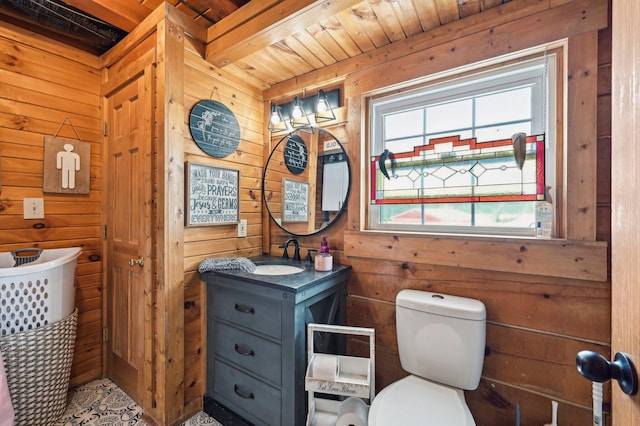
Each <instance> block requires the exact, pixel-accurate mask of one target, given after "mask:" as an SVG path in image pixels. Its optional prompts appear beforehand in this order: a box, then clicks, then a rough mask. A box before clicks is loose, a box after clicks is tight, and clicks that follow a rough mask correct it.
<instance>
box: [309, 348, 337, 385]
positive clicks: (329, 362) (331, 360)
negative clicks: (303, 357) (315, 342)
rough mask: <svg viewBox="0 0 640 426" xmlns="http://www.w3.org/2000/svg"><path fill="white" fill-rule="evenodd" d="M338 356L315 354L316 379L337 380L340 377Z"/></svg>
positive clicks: (314, 372) (314, 374)
mask: <svg viewBox="0 0 640 426" xmlns="http://www.w3.org/2000/svg"><path fill="white" fill-rule="evenodd" d="M339 367H340V365H339V363H338V356H337V355H328V354H315V355H314V356H313V372H312V376H313V378H314V379H320V380H335V379H336V378H337V377H338V368H339Z"/></svg>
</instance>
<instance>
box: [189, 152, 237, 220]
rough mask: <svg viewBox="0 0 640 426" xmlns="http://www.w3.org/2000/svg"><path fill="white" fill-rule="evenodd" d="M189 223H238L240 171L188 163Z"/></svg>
mask: <svg viewBox="0 0 640 426" xmlns="http://www.w3.org/2000/svg"><path fill="white" fill-rule="evenodd" d="M185 168H186V174H187V176H186V179H185V183H186V190H185V194H186V210H187V214H186V217H185V220H186V225H187V226H202V225H221V224H227V223H238V222H239V216H238V209H239V205H240V203H239V201H240V195H239V191H238V187H239V178H240V172H239V171H238V170H233V169H225V168H220V167H211V166H205V165H203V164H196V163H190V162H187V167H185Z"/></svg>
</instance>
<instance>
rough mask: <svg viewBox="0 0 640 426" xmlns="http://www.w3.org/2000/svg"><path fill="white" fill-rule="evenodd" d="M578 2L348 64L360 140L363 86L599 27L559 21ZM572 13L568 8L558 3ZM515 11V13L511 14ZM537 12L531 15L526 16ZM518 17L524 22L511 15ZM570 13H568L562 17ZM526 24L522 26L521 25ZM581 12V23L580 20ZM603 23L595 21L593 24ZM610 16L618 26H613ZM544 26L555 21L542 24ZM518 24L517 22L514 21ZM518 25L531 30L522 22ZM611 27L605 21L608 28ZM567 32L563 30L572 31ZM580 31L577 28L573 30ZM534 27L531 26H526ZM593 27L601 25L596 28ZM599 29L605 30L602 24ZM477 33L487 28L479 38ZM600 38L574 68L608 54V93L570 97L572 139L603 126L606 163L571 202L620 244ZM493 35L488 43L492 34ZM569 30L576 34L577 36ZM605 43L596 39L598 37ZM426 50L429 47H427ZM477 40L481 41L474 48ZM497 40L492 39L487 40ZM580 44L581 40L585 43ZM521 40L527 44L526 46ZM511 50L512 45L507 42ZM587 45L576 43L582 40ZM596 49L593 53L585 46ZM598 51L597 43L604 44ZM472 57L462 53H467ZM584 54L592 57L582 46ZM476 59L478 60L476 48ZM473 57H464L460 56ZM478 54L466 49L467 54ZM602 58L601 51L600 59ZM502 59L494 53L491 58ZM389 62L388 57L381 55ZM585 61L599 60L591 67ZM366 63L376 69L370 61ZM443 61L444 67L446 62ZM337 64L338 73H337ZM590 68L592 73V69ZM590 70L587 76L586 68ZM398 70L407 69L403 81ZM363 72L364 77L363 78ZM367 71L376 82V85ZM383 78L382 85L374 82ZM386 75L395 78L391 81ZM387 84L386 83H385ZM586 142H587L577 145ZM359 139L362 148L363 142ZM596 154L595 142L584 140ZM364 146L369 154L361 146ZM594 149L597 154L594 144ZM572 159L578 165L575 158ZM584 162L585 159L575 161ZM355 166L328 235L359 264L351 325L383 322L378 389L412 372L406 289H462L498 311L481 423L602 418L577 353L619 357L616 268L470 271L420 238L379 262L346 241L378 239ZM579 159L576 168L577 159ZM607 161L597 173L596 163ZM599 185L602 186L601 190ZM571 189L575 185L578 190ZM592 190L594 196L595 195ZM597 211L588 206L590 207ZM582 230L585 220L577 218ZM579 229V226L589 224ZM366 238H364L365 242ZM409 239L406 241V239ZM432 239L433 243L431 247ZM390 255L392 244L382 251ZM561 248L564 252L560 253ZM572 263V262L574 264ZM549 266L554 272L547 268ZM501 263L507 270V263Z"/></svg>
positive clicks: (491, 312)
mask: <svg viewBox="0 0 640 426" xmlns="http://www.w3.org/2000/svg"><path fill="white" fill-rule="evenodd" d="M569 3H571V2H562V3H558V2H556V3H555V4H554V5H551V3H548V4H547V3H545V4H547V6H545V10H541V9H538V8H541V7H542V5H543V3H542V2H535V4H534V2H530V3H529V4H530V5H531V7H532V8H534V9H535V10H529V11H527V10H526V9H524V8H516V6H517V5H515V4H514V5H513V9H509V8H510V6H509V4H505V5H504V6H501V10H500V14H498V13H497V9H498V8H496V10H494V12H496V15H495V16H494V15H491V14H486V19H484V20H483V19H482V17H483V16H484V15H483V14H480V15H475V18H473V20H472V21H469V22H467V21H466V20H465V19H462V20H460V21H458V22H457V23H452V24H451V25H450V26H443V27H440V28H438V29H436V30H434V33H433V37H430V34H429V33H426V37H422V36H420V37H415V39H416V40H409V42H408V43H407V45H406V46H405V51H404V52H403V51H402V50H401V48H402V46H396V49H395V50H394V53H393V54H394V55H395V57H397V58H400V57H402V56H403V54H404V55H406V56H407V57H409V56H410V55H412V60H404V61H403V60H400V59H399V60H396V61H394V62H393V63H391V62H386V61H388V59H387V55H385V54H384V53H385V52H384V51H383V50H380V54H379V55H377V54H376V52H372V53H370V54H368V55H367V58H366V59H362V61H365V60H366V61H367V64H366V65H367V66H369V67H371V70H369V71H363V72H362V73H361V74H360V75H358V76H357V77H356V76H355V74H356V73H357V72H359V71H358V70H357V68H358V67H356V64H357V63H358V62H357V61H354V63H353V64H349V63H347V64H345V65H344V67H343V68H342V69H347V70H348V69H349V68H350V65H353V66H352V67H351V68H353V71H347V73H346V75H345V74H344V73H343V74H342V75H343V76H345V78H346V83H345V85H350V86H349V89H348V90H347V96H348V97H347V99H346V100H345V102H346V103H347V104H348V107H349V123H348V124H347V126H346V128H347V131H348V133H347V134H346V135H345V137H347V138H349V139H350V140H349V142H350V144H352V145H354V144H358V143H359V137H358V134H359V130H358V131H354V129H359V128H360V127H361V126H362V124H361V119H362V115H361V114H362V110H361V109H360V108H365V107H364V106H362V107H361V105H359V103H356V102H353V103H352V101H355V100H356V98H357V97H359V96H360V94H361V93H362V92H361V91H362V90H366V89H364V88H363V87H365V86H366V87H369V88H371V87H372V86H373V87H379V85H384V84H385V82H387V83H386V84H390V83H391V82H394V81H397V77H396V76H397V75H398V73H405V74H407V75H410V74H411V75H418V74H417V73H418V72H419V71H416V70H417V69H418V67H420V68H422V69H430V68H432V67H433V65H432V64H435V63H436V62H438V63H439V64H442V63H443V62H445V63H446V62H447V61H449V63H450V62H452V61H451V60H450V58H457V59H453V62H455V61H456V60H458V59H459V60H463V59H464V60H467V61H468V60H469V59H468V56H469V55H471V56H472V57H475V56H474V55H478V54H480V55H482V54H484V55H490V52H491V51H493V49H499V46H503V47H506V48H507V49H516V48H526V47H533V46H535V45H538V44H540V43H542V42H543V41H544V40H548V41H551V40H554V38H553V37H559V38H562V37H563V36H562V35H561V33H562V32H563V31H569V33H573V34H579V33H580V32H581V31H582V29H581V26H584V25H588V24H586V23H585V22H586V20H583V21H580V20H579V19H577V20H574V22H573V23H572V24H571V25H556V24H554V21H555V20H556V19H558V20H563V19H567V18H566V17H567V16H575V15H573V14H562V13H561V12H558V13H555V12H554V11H553V10H548V8H549V6H550V7H551V8H553V7H562V6H563V5H564V6H566V7H567V8H571V7H573V6H572V5H570V4H569ZM582 4H583V5H586V6H585V11H584V12H583V13H584V16H589V17H590V18H591V19H593V18H595V19H597V20H598V21H599V22H600V23H601V22H602V21H603V19H602V18H603V17H602V16H600V17H597V16H596V17H594V15H593V13H592V12H593V9H591V7H592V6H595V7H596V8H598V11H599V12H601V11H603V9H601V8H600V7H601V5H602V2H595V1H594V2H591V3H590V4H587V3H585V2H582ZM558 10H560V9H558ZM506 11H509V12H506ZM526 13H529V14H530V18H527V17H526ZM510 14H512V15H513V19H510V18H511V15H510ZM561 15H564V16H565V18H562V17H561ZM517 19H523V23H521V24H519V23H516V22H515V21H516V20H517ZM569 19H570V18H569ZM592 22H593V21H592ZM605 22H606V21H605ZM501 23H504V25H505V26H506V27H508V28H511V29H512V30H516V31H517V32H519V34H518V35H517V36H514V35H513V34H512V33H510V32H508V31H506V27H505V29H502V28H501V27H500V25H501ZM541 23H543V25H541ZM514 25H515V26H514ZM518 25H519V26H520V28H518ZM598 25H600V24H598ZM560 27H561V28H560ZM569 27H571V28H570V29H569ZM523 28H529V29H528V30H527V29H523ZM590 28H594V27H593V26H591V27H590ZM596 28H597V27H596ZM474 33H475V34H477V35H474ZM596 34H597V37H596V38H597V40H595V39H594V38H593V33H592V34H591V35H586V36H584V37H580V38H579V39H576V40H578V41H579V42H581V43H582V46H587V47H582V48H581V49H575V48H574V50H573V53H572V54H573V55H575V56H574V57H573V58H572V60H573V61H574V64H575V65H574V68H575V69H576V70H579V69H580V65H579V64H580V63H581V62H580V55H581V54H584V55H585V57H586V58H592V61H594V59H593V58H596V57H597V68H598V69H597V73H598V75H597V78H598V80H597V93H595V91H593V92H591V91H589V92H586V93H587V94H589V95H588V96H585V93H580V94H579V96H582V97H584V102H583V101H579V103H580V105H576V104H575V102H576V99H573V100H569V101H568V104H569V105H572V102H573V103H574V104H573V105H574V106H573V107H572V108H574V109H573V110H572V113H573V114H574V115H573V116H572V117H573V118H572V119H573V120H575V122H573V123H572V126H573V127H572V128H571V129H567V132H568V134H569V135H576V137H577V138H581V139H584V141H585V144H589V145H590V146H589V148H588V149H592V148H591V146H593V142H595V141H594V140H593V139H595V134H596V132H597V155H594V156H593V158H594V159H595V165H593V166H592V167H590V168H587V169H586V170H587V172H586V174H583V175H582V176H583V177H584V179H585V180H584V181H583V182H582V187H581V189H580V193H582V194H584V196H580V195H579V194H578V195H577V196H576V195H574V196H573V199H572V200H571V206H584V205H587V206H588V205H593V204H595V207H596V209H595V210H596V212H595V218H591V219H589V218H587V217H586V216H588V215H589V214H591V211H589V212H588V213H587V214H586V215H584V216H585V218H584V220H583V219H582V218H581V219H580V221H581V222H580V225H577V227H576V228H572V229H570V232H571V234H572V237H574V238H578V237H579V239H584V240H585V241H590V240H593V239H594V237H595V240H597V241H599V242H605V243H610V242H611V230H610V218H611V199H610V174H611V149H610V134H611V112H610V110H611V107H610V87H611V77H610V75H611V70H610V68H611V66H610V52H611V36H610V29H609V28H607V29H604V30H600V31H599V32H597V33H596ZM485 36H486V37H488V38H485ZM565 37H566V36H565ZM593 41H597V46H596V43H592V42H593ZM421 43H424V44H422V46H423V49H424V52H425V53H423V54H422V55H421V54H420V49H418V46H421ZM474 43H475V44H474ZM487 43H489V44H487ZM574 43H575V40H574ZM516 45H517V46H518V47H516ZM507 46H508V47H507ZM574 46H575V45H574ZM582 49H587V51H584V52H583V51H582ZM596 49H597V50H596ZM460 50H461V51H462V52H466V53H459V52H458V51H460ZM576 52H580V53H577V54H576ZM467 53H468V54H469V55H466V54H467ZM457 55H461V56H457ZM465 55H466V56H465ZM596 55H597V56H596ZM489 57H490V56H489ZM376 58H378V63H377V64H375V63H372V62H375V59H376ZM414 61H415V62H414ZM584 63H588V61H587V62H584ZM362 65H363V68H364V64H362ZM438 66H440V65H435V67H436V68H437V67H438ZM331 71H336V70H333V69H332V70H331ZM587 71H588V72H587ZM593 71H595V70H591V71H590V70H583V71H582V72H581V73H580V75H575V76H571V77H570V78H572V79H588V78H590V75H589V73H592V72H593ZM576 72H578V71H576ZM322 73H323V70H320V71H319V72H317V73H311V74H310V75H308V76H303V77H301V78H299V79H297V80H296V81H295V82H293V81H290V82H285V83H283V84H281V85H276V86H274V87H272V88H270V89H269V90H268V91H266V92H265V94H266V96H268V98H269V99H275V100H276V101H277V100H278V99H279V98H284V97H286V96H288V95H290V94H291V93H292V92H294V91H295V90H301V89H302V87H304V84H305V82H308V83H311V82H313V84H314V85H317V84H319V83H318V82H319V81H321V79H322V75H323V74H322ZM394 74H395V75H396V76H394ZM324 75H325V76H326V79H327V82H329V81H335V78H336V73H335V72H329V70H327V71H325V72H324ZM358 77H362V78H358ZM365 78H370V79H369V80H366V81H365ZM374 80H375V81H374ZM380 80H383V81H382V82H381V81H380ZM376 84H378V86H375V85H376ZM576 108H583V110H582V109H581V110H580V111H587V110H589V108H597V129H596V128H593V127H592V126H587V127H588V128H591V131H589V130H588V129H579V128H576V126H579V125H580V124H579V123H580V121H581V118H582V121H584V119H585V117H588V116H590V114H591V112H587V113H586V114H587V115H584V114H585V113H582V112H579V111H577V110H576ZM574 142H575V141H574ZM354 146H355V145H354ZM583 148H585V149H586V145H585V146H584V147H583ZM353 152H358V153H359V152H360V150H359V149H358V150H355V151H354V150H350V154H352V153H353ZM592 155H593V151H592ZM579 157H583V160H580V161H585V163H588V164H591V163H589V161H591V158H586V157H585V153H580V155H579ZM569 161H571V160H569ZM574 161H575V160H574ZM351 162H352V164H354V165H355V167H356V173H355V176H354V177H353V179H354V181H353V188H352V189H355V193H352V196H351V197H350V200H349V210H350V211H349V223H348V224H346V223H344V222H343V221H339V223H338V224H337V225H335V226H334V227H332V228H331V229H330V230H328V232H327V233H328V234H329V241H330V246H331V249H332V251H333V253H334V256H337V259H336V261H338V262H340V263H347V264H350V265H351V266H352V267H353V271H352V275H351V279H350V280H349V283H348V289H347V291H348V296H347V321H348V324H349V325H356V326H366V327H374V328H375V329H376V344H377V356H376V358H377V362H376V385H377V388H378V390H380V389H381V388H383V387H384V386H387V385H388V384H390V383H391V382H393V381H395V380H397V379H399V378H401V377H403V376H405V375H406V374H407V373H406V372H404V371H403V370H402V368H401V366H400V364H399V358H398V353H397V343H396V332H395V306H394V301H395V296H396V294H397V293H398V291H400V290H401V289H404V288H414V289H422V290H427V291H435V292H442V293H449V294H455V295H459V296H465V297H473V298H477V299H480V300H482V301H483V302H484V303H485V305H486V306H487V311H488V324H487V355H486V358H485V364H484V370H483V379H482V382H481V384H480V387H479V388H478V390H476V391H473V392H467V393H466V398H467V401H468V403H469V406H470V407H471V410H472V413H473V414H474V417H475V419H476V422H477V424H478V425H486V426H491V425H509V424H515V411H516V406H517V405H519V406H520V411H521V424H523V425H525V426H526V425H531V426H533V425H541V424H545V423H550V416H551V401H552V400H556V401H558V402H559V405H560V408H559V423H560V424H563V425H583V424H590V422H591V383H590V382H589V381H588V380H586V379H584V378H583V377H581V376H580V375H579V374H578V372H577V370H576V367H575V355H576V353H577V352H578V351H580V350H583V349H589V350H594V351H597V352H600V353H602V354H604V355H605V356H608V355H610V340H611V321H610V314H611V289H610V287H611V280H610V269H609V267H608V266H607V272H608V273H607V274H604V275H605V276H607V277H608V278H607V279H605V280H604V281H602V280H595V279H594V280H593V281H591V280H589V279H585V278H566V277H563V276H559V277H549V276H544V275H537V274H536V275H533V274H527V273H516V272H513V269H511V272H509V269H508V268H502V269H503V270H504V271H505V272H499V271H495V270H490V268H489V269H486V267H485V269H483V270H481V269H472V268H469V267H455V266H444V265H438V264H429V263H428V262H429V261H428V259H427V260H424V259H423V260H421V261H420V262H421V263H418V262H416V261H412V257H413V256H412V253H414V252H416V253H420V250H421V247H420V243H419V242H417V240H418V239H417V238H416V239H411V240H410V241H411V243H410V244H411V245H410V246H409V247H402V244H400V243H399V244H397V246H398V247H396V248H397V249H398V250H400V251H398V253H400V252H403V253H406V259H407V260H406V261H402V260H388V258H387V260H385V259H383V258H382V256H384V255H382V256H380V258H376V259H374V258H371V257H369V256H368V255H369V254H371V253H370V252H371V250H368V251H367V255H366V256H358V255H357V253H353V249H349V250H347V251H346V252H345V251H344V250H345V248H346V247H345V246H346V244H347V243H346V242H345V237H344V234H345V231H346V234H347V236H346V241H348V242H349V243H352V242H354V241H355V242H356V243H360V245H361V246H366V245H367V244H370V243H371V241H373V240H374V239H373V238H370V237H367V236H363V235H359V234H358V232H357V230H358V229H359V224H360V220H361V219H362V218H361V217H360V215H359V206H360V203H359V200H358V198H357V197H358V193H359V188H360V185H365V182H364V181H362V180H361V175H360V173H359V170H357V169H359V167H360V166H361V164H363V160H362V158H361V157H360V156H357V157H356V158H351ZM577 165H579V164H576V163H572V166H577ZM594 167H595V169H594ZM571 170H572V173H584V172H585V169H581V170H575V167H572V168H571ZM589 185H591V187H589ZM569 191H571V188H569ZM589 191H592V192H593V193H595V194H593V195H592V193H589ZM584 210H585V211H586V210H588V209H584ZM590 223H595V229H592V228H590V226H592V225H590ZM574 226H576V225H575V224H574ZM578 228H579V229H578ZM268 235H269V238H270V240H271V244H270V245H269V246H268V247H269V250H270V252H271V253H272V254H280V252H281V249H278V248H277V245H278V244H279V243H281V241H283V238H286V235H283V234H282V233H281V231H280V230H279V229H277V227H275V226H271V229H270V231H269V233H268ZM359 239H360V240H359ZM300 240H301V245H302V246H304V247H315V246H317V244H318V243H319V241H318V240H319V238H318V237H317V236H312V237H302V238H300ZM401 241H404V240H403V239H402V238H401ZM424 244H429V242H424ZM354 246H355V247H357V246H358V245H357V244H354ZM381 251H382V250H381ZM559 253H561V252H559ZM599 253H600V254H599V256H600V258H599V259H598V262H599V264H606V265H608V264H609V263H610V262H608V259H603V258H602V257H604V256H607V257H608V256H610V251H609V250H602V251H600V252H599ZM547 257H549V259H548V260H549V261H554V259H553V255H548V256H547ZM566 261H568V262H570V261H571V259H566ZM495 262H496V264H497V265H499V264H500V263H501V262H510V260H509V259H505V258H502V259H496V260H495ZM539 268H541V269H543V268H544V265H540V266H539ZM497 269H501V268H497ZM367 350H368V346H367V345H366V344H365V343H364V342H361V341H359V340H355V339H354V340H351V341H350V345H349V351H350V353H352V354H362V355H364V354H365V353H366V351H367ZM610 389H611V388H610V386H609V385H606V387H605V411H607V412H608V411H609V402H610ZM605 424H609V425H610V424H611V421H610V417H609V416H608V415H607V416H605Z"/></svg>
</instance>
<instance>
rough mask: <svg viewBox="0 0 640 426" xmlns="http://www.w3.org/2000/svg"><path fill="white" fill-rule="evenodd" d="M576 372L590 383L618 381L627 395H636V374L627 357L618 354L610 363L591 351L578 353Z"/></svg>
mask: <svg viewBox="0 0 640 426" xmlns="http://www.w3.org/2000/svg"><path fill="white" fill-rule="evenodd" d="M576 367H577V368H578V372H580V374H582V375H583V376H584V377H586V378H587V379H589V380H591V381H592V382H599V383H603V382H606V381H608V380H610V379H615V380H617V381H618V384H619V385H620V388H621V389H622V391H623V392H624V393H626V394H627V395H635V394H636V393H638V374H637V372H636V369H635V367H634V366H633V362H631V358H630V357H629V355H627V354H625V353H622V352H618V353H616V355H615V357H614V359H613V361H612V362H610V361H607V359H606V358H605V357H603V356H602V355H600V354H598V353H596V352H592V351H580V352H578V355H576Z"/></svg>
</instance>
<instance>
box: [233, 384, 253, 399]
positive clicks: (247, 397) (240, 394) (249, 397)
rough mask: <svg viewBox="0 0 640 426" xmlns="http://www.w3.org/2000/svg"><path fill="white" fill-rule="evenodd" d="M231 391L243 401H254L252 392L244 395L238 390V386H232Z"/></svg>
mask: <svg viewBox="0 0 640 426" xmlns="http://www.w3.org/2000/svg"><path fill="white" fill-rule="evenodd" d="M233 391H234V392H235V393H236V395H238V396H239V397H240V398H244V399H255V396H254V395H253V392H249V393H248V394H247V393H244V392H242V390H240V386H238V385H233Z"/></svg>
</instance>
